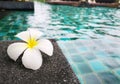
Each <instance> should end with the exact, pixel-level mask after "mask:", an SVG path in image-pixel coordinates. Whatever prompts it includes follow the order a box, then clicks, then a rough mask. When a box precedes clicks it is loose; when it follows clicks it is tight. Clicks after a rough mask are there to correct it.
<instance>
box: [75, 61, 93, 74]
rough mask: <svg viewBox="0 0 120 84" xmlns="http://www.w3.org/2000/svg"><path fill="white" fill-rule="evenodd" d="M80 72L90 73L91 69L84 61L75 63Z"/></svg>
mask: <svg viewBox="0 0 120 84" xmlns="http://www.w3.org/2000/svg"><path fill="white" fill-rule="evenodd" d="M76 65H77V67H78V69H79V71H80V73H81V74H87V73H91V72H92V70H91V68H90V67H89V66H88V64H86V63H79V64H76Z"/></svg>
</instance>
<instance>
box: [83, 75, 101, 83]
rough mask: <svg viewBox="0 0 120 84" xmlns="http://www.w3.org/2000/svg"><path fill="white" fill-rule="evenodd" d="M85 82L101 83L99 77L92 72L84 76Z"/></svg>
mask: <svg viewBox="0 0 120 84" xmlns="http://www.w3.org/2000/svg"><path fill="white" fill-rule="evenodd" d="M83 79H84V81H85V84H102V83H101V82H100V79H98V77H97V76H96V75H94V74H89V75H85V76H84V78H83Z"/></svg>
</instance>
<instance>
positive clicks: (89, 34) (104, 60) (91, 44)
mask: <svg viewBox="0 0 120 84" xmlns="http://www.w3.org/2000/svg"><path fill="white" fill-rule="evenodd" d="M119 15H120V9H117V8H104V7H72V6H62V5H48V4H43V3H37V2H35V11H34V12H25V11H14V12H11V13H10V14H9V15H8V16H6V17H5V18H3V19H1V20H0V40H16V38H15V37H14V35H15V34H17V33H18V32H20V31H23V30H27V28H36V29H39V30H40V31H42V32H44V36H43V37H44V38H49V39H56V40H57V43H58V45H59V46H60V48H61V50H62V52H63V53H64V55H65V57H66V58H67V60H68V62H69V63H70V65H71V67H72V69H73V71H74V72H75V74H76V76H77V77H78V79H79V80H80V82H81V84H120V16H119Z"/></svg>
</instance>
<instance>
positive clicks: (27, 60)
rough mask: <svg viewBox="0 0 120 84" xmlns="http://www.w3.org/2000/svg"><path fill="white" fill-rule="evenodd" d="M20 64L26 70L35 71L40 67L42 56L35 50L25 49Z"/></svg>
mask: <svg viewBox="0 0 120 84" xmlns="http://www.w3.org/2000/svg"><path fill="white" fill-rule="evenodd" d="M22 63H23V65H24V66H25V67H26V68H29V69H33V70H37V69H39V68H40V66H41V65H42V55H41V53H40V51H39V50H37V49H27V50H26V51H25V52H24V54H23V57H22Z"/></svg>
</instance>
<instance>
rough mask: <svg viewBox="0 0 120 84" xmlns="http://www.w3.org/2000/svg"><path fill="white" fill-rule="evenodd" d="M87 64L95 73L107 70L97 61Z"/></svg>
mask: <svg viewBox="0 0 120 84" xmlns="http://www.w3.org/2000/svg"><path fill="white" fill-rule="evenodd" d="M89 64H90V66H91V68H92V69H93V70H94V71H95V72H99V71H106V70H108V68H107V67H106V66H105V65H104V64H103V63H101V62H100V61H98V60H94V61H90V62H89Z"/></svg>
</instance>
